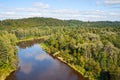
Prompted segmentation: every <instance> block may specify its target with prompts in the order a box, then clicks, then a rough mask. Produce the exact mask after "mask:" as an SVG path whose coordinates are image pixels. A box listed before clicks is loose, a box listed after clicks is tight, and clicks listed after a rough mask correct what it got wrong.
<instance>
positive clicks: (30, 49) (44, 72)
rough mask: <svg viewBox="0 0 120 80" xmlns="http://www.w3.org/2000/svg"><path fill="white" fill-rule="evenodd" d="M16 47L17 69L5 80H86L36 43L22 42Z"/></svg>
mask: <svg viewBox="0 0 120 80" xmlns="http://www.w3.org/2000/svg"><path fill="white" fill-rule="evenodd" d="M28 44H29V45H28ZM17 49H18V58H19V63H18V70H17V71H14V72H12V73H11V74H10V75H9V76H8V77H7V78H6V80H87V79H86V78H84V77H83V76H82V75H81V74H79V73H77V72H76V71H74V70H73V69H72V68H70V67H69V66H68V65H66V64H65V63H63V62H61V61H59V60H58V59H56V58H54V57H52V56H51V55H49V54H47V53H46V52H45V51H44V50H43V49H42V48H41V46H40V44H38V43H32V44H30V43H27V42H25V43H24V42H22V43H20V44H19V45H18V46H17Z"/></svg>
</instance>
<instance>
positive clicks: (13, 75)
mask: <svg viewBox="0 0 120 80" xmlns="http://www.w3.org/2000/svg"><path fill="white" fill-rule="evenodd" d="M19 70H20V67H19V68H18V70H16V71H13V72H11V73H10V75H9V76H8V77H7V78H6V79H5V80H17V76H16V73H17V72H18V71H19Z"/></svg>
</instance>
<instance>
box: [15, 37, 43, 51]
mask: <svg viewBox="0 0 120 80" xmlns="http://www.w3.org/2000/svg"><path fill="white" fill-rule="evenodd" d="M42 41H44V39H43V38H42V39H34V40H29V41H22V42H19V43H17V45H18V46H19V47H20V48H23V49H24V48H26V47H31V46H33V45H34V44H35V43H40V42H42Z"/></svg>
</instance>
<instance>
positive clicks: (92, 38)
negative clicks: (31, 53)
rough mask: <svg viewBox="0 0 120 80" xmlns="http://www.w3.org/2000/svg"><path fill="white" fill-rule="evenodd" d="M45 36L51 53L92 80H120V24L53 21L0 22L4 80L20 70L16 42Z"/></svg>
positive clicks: (36, 19) (20, 20) (22, 20)
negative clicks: (17, 69)
mask: <svg viewBox="0 0 120 80" xmlns="http://www.w3.org/2000/svg"><path fill="white" fill-rule="evenodd" d="M43 36H44V37H47V40H46V41H45V42H44V43H43V44H44V49H46V51H47V52H48V53H50V54H53V55H55V56H56V57H61V58H62V59H63V60H64V61H66V62H67V63H69V64H70V65H71V66H72V67H74V69H76V70H77V71H79V72H80V73H81V74H83V75H84V76H86V77H89V79H90V80H110V79H111V80H119V78H120V22H109V21H104V22H82V21H78V20H58V19H53V18H27V19H16V20H3V21H0V76H1V75H3V73H6V72H5V71H10V70H13V68H15V67H16V60H17V58H16V48H15V45H16V41H19V40H22V39H23V40H24V39H29V38H38V37H43ZM56 53H57V54H56Z"/></svg>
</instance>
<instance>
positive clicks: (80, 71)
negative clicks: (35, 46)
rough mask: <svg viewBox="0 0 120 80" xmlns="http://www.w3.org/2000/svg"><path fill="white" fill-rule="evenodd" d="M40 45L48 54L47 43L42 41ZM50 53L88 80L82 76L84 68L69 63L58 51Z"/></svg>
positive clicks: (86, 78) (86, 79)
mask: <svg viewBox="0 0 120 80" xmlns="http://www.w3.org/2000/svg"><path fill="white" fill-rule="evenodd" d="M40 46H41V47H42V49H43V50H45V51H46V52H47V53H48V54H50V51H49V48H48V47H47V45H45V44H44V43H41V44H40ZM50 55H51V56H53V57H54V58H56V59H58V60H59V61H61V62H63V63H65V64H66V65H68V66H69V67H70V68H72V69H73V70H75V72H77V73H78V74H81V75H82V76H83V77H85V80H89V79H88V77H87V76H84V73H85V70H84V69H82V68H80V67H78V66H77V65H76V66H75V65H74V64H70V63H69V62H68V61H67V60H65V57H62V56H63V55H62V54H61V53H60V51H58V52H56V53H53V54H50ZM68 59H69V58H68ZM90 80H92V79H90Z"/></svg>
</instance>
